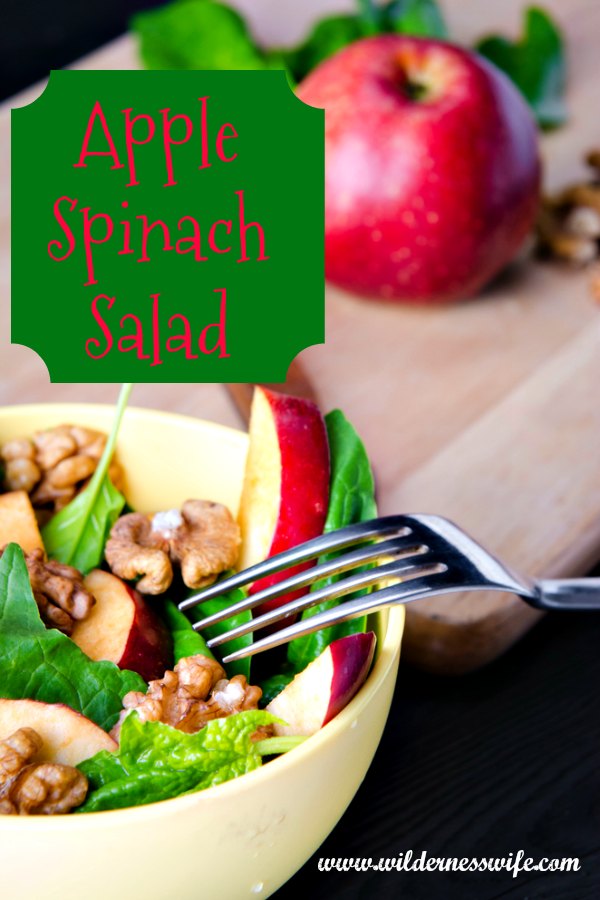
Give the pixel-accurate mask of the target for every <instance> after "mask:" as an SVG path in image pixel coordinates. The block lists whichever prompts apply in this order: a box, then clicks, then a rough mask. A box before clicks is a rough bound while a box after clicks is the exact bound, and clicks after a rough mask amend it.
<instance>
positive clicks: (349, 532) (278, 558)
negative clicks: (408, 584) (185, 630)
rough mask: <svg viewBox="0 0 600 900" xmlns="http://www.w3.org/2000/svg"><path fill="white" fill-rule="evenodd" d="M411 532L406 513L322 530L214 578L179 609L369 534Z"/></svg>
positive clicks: (344, 545) (370, 536)
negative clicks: (217, 579)
mask: <svg viewBox="0 0 600 900" xmlns="http://www.w3.org/2000/svg"><path fill="white" fill-rule="evenodd" d="M410 533H411V527H410V520H409V518H408V517H407V516H384V517H382V518H379V519H372V520H371V521H369V522H359V523H357V524H356V525H347V526H346V527H345V528H340V529H338V530H337V531H332V532H330V533H328V534H322V535H320V536H319V537H316V538H313V539H312V540H310V541H306V542H305V543H303V544H299V545H298V546H297V547H292V548H291V549H290V550H285V551H284V552H283V553H278V554H276V555H275V556H271V557H270V558H269V559H265V560H263V562H260V563H257V564H256V565H254V566H250V568H248V569H243V570H242V571H241V572H237V573H236V574H235V575H231V576H230V577H229V578H225V579H223V581H219V582H216V583H215V584H213V585H211V586H210V587H208V588H205V589H204V590H203V591H201V592H200V593H198V594H195V595H194V596H193V597H187V598H186V599H185V600H182V601H181V603H179V604H178V607H179V609H180V610H181V611H182V612H185V611H186V610H187V609H191V608H192V607H194V606H197V604H198V603H202V602H204V601H205V600H211V599H212V598H214V597H219V596H220V595H221V594H224V593H227V592H228V591H232V590H233V589H234V588H237V587H243V586H244V585H246V584H249V583H250V582H252V581H258V579H259V578H263V577H264V576H265V575H272V574H274V573H275V572H280V571H281V570H282V569H287V568H289V567H291V566H293V565H296V564H297V563H302V562H307V561H308V560H310V559H313V558H315V557H318V556H323V555H324V554H326V553H331V552H332V551H333V550H343V549H345V548H346V547H351V546H352V545H353V544H359V543H363V542H365V541H368V540H369V539H370V538H376V537H381V538H384V537H389V536H391V535H396V536H398V537H400V536H405V535H408V534H410Z"/></svg>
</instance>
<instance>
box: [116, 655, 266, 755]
mask: <svg viewBox="0 0 600 900" xmlns="http://www.w3.org/2000/svg"><path fill="white" fill-rule="evenodd" d="M261 697H262V690H261V689H260V688H259V687H257V686H256V685H249V684H248V683H247V682H246V678H245V677H244V676H243V675H234V677H233V678H231V679H230V680H228V679H227V677H226V674H225V670H224V669H223V668H222V666H221V665H219V663H218V662H217V661H216V660H214V659H210V657H208V656H203V655H202V654H198V655H196V656H188V657H186V658H185V659H180V660H179V662H178V663H177V665H176V666H175V668H174V669H173V671H171V670H168V671H166V672H165V674H164V675H163V677H162V678H161V679H160V680H159V681H151V682H150V684H149V685H148V690H147V692H146V693H145V694H142V693H141V692H140V691H130V692H129V693H128V694H126V695H125V697H124V698H123V712H122V713H121V716H120V718H119V721H118V722H117V724H116V725H115V727H114V728H113V730H112V731H111V736H112V737H114V738H115V740H118V738H119V732H120V729H121V725H122V723H123V720H124V718H125V717H126V716H127V715H128V714H129V713H130V712H131V710H134V709H135V710H136V712H137V714H138V716H139V717H140V718H141V720H142V721H143V722H164V723H166V724H167V725H171V726H172V727H173V728H177V729H178V730H179V731H184V732H186V734H193V733H195V732H196V731H200V729H201V728H203V727H204V726H205V725H206V724H207V722H210V721H211V719H220V718H224V717H225V716H230V715H232V714H233V713H237V712H241V711H242V710H247V709H257V708H258V701H259V700H260V698H261ZM260 736H261V737H262V736H263V729H261V735H260Z"/></svg>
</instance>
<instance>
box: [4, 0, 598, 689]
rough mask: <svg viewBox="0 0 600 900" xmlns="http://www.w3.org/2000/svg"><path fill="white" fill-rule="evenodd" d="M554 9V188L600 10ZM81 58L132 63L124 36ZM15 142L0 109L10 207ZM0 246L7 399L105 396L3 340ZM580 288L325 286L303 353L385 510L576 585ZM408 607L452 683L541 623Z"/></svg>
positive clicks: (189, 405)
mask: <svg viewBox="0 0 600 900" xmlns="http://www.w3.org/2000/svg"><path fill="white" fill-rule="evenodd" d="M236 5H238V6H241V7H244V8H245V9H246V10H249V11H250V13H251V16H252V19H253V21H254V24H255V30H256V31H257V32H258V34H259V35H262V36H263V37H264V38H266V39H268V40H271V41H275V40H285V39H286V38H290V39H292V38H294V37H295V36H296V35H297V34H298V33H299V32H300V31H301V28H302V26H303V24H304V22H300V19H299V18H298V17H300V16H301V17H302V18H303V20H306V19H307V18H308V17H310V16H311V15H312V14H314V11H315V9H318V10H320V11H321V12H322V11H323V9H324V8H326V7H328V6H335V7H336V8H341V7H343V6H344V5H345V4H343V3H337V4H326V3H322V2H317V0H312V2H310V3H309V2H307V3H306V4H288V5H287V7H286V8H287V9H288V12H291V8H295V7H299V6H302V10H300V9H294V15H293V16H291V17H289V18H286V21H285V22H283V21H282V17H281V14H279V16H277V9H276V4H274V3H270V2H265V4H256V5H254V6H251V5H250V2H249V0H238V2H237V4H236ZM545 5H546V6H547V7H549V8H550V9H551V10H552V11H553V12H554V14H555V15H556V17H557V18H558V19H559V21H561V22H562V24H563V26H564V29H565V32H566V35H567V40H568V42H569V47H570V62H571V72H570V85H571V87H570V93H569V100H568V102H569V108H570V124H569V126H568V127H566V128H564V129H562V130H560V131H558V132H556V134H553V135H551V136H549V137H547V138H545V139H544V143H543V153H544V158H545V163H546V183H547V184H548V185H549V186H551V187H556V186H559V185H562V184H564V183H565V182H566V181H568V180H569V179H571V178H573V177H576V176H578V175H581V174H582V172H583V166H582V163H581V158H582V153H583V151H585V150H586V149H588V148H589V147H591V146H593V145H596V146H597V145H598V144H600V130H599V129H598V118H597V115H596V114H595V111H596V110H597V98H598V95H599V93H600V70H598V67H597V47H596V44H597V40H596V38H597V36H598V35H599V34H600V6H599V5H598V4H597V3H596V0H569V2H566V0H561V2H559V0H552V2H546V4H545ZM444 6H445V9H446V10H447V12H448V18H449V20H450V24H451V29H452V33H453V34H455V35H456V36H457V37H459V38H461V39H463V40H464V41H465V42H467V41H470V40H472V39H473V38H474V37H475V36H476V35H481V34H482V33H483V32H484V31H489V30H493V29H501V30H503V31H504V32H508V33H510V32H511V31H512V32H513V33H514V32H515V30H516V28H517V23H518V22H519V20H520V10H521V9H522V6H523V4H522V2H521V0H506V2H505V3H503V4H494V8H493V9H492V8H491V5H490V4H481V3H479V4H478V3H477V2H476V0H461V2H460V3H459V2H458V0H456V2H451V0H450V2H447V3H446V4H444ZM259 7H260V9H259ZM79 65H81V66H84V67H88V68H133V67H135V66H136V65H137V63H136V56H135V51H134V48H133V45H132V43H131V41H130V40H129V39H128V38H124V39H121V40H119V41H117V42H115V43H113V44H111V45H109V46H108V47H106V48H104V49H103V50H101V51H99V52H98V53H96V54H94V55H93V56H92V57H88V58H87V59H86V60H84V61H82V63H80V64H79ZM38 92H39V91H38ZM19 102H25V101H24V100H22V99H21V98H19ZM7 134H8V115H7V111H6V109H5V110H4V111H3V112H2V113H0V137H1V138H2V140H1V142H0V143H1V144H2V147H3V153H4V156H3V159H2V182H1V190H2V194H3V195H4V198H5V197H6V194H7V191H8V166H7V158H6V152H7V151H4V147H5V146H6V139H7ZM3 206H4V204H3ZM0 248H1V251H0V252H1V253H2V255H3V265H2V266H1V267H0V271H1V273H2V283H1V286H0V290H1V292H2V322H0V333H1V334H2V335H3V337H2V348H1V350H2V353H1V357H2V363H1V365H2V373H3V383H2V385H1V388H0V399H1V400H2V402H16V401H17V400H21V401H23V400H53V399H54V400H58V399H87V400H92V399H93V400H96V399H112V396H113V394H114V389H112V388H110V387H109V386H99V385H93V386H88V385H84V386H68V387H67V386H59V385H48V384H47V375H46V372H45V369H44V366H43V365H42V364H41V363H40V361H39V360H38V359H37V358H35V357H34V355H33V354H32V353H30V352H29V351H27V350H24V349H23V348H18V347H9V346H8V338H7V334H8V331H7V326H6V318H7V307H8V282H7V278H6V267H7V255H8V223H7V218H6V213H3V220H2V222H1V223H0ZM587 281H588V276H587V275H586V273H583V272H571V271H565V270H563V269H560V268H558V267H556V266H553V265H548V264H546V265H540V264H534V263H530V262H529V263H521V264H518V265H515V266H514V267H513V268H512V269H511V270H510V271H509V272H507V273H506V274H505V275H504V276H503V277H502V279H501V280H499V281H498V282H497V283H496V284H495V285H493V286H492V287H491V288H489V289H488V290H487V292H486V293H485V295H484V296H483V297H481V298H480V299H479V300H477V301H476V302H472V303H468V304H464V305H461V306H455V307H452V308H450V309H433V310H414V309H405V308H402V307H386V306H381V305H378V304H374V303H372V302H365V301H361V300H357V299H355V298H352V297H349V296H345V295H342V294H341V293H340V292H338V291H336V290H333V289H331V290H329V291H328V295H327V331H326V344H325V345H324V346H319V347H312V348H309V349H308V350H307V351H305V352H304V353H303V354H302V363H303V365H304V367H305V369H306V371H307V373H308V375H309V377H310V380H311V382H312V384H313V386H314V387H315V389H316V392H317V394H318V396H319V400H320V402H321V405H322V407H323V408H324V409H329V408H332V407H334V406H339V407H341V408H342V409H344V411H345V412H346V414H347V415H348V416H349V418H351V419H352V421H353V422H354V424H355V425H356V427H357V428H358V430H359V432H360V433H361V435H362V436H363V438H364V440H365V443H366V445H367V448H368V451H369V453H370V455H371V458H372V460H373V464H374V469H375V474H376V479H377V486H378V497H379V505H380V510H381V512H382V513H392V512H431V513H440V514H442V515H447V516H449V517H451V518H452V519H454V520H455V521H456V522H457V523H459V524H460V525H462V526H463V527H464V528H466V529H467V530H468V531H470V532H471V534H472V535H473V536H474V537H476V538H477V539H478V540H480V541H481V542H482V543H483V544H484V545H485V546H487V547H488V548H489V549H490V550H492V551H493V552H495V553H496V554H498V555H499V556H500V557H502V558H503V559H505V560H506V561H508V562H510V564H512V565H513V566H514V567H515V568H521V569H523V571H525V572H528V573H530V574H532V575H542V574H543V575H545V576H552V577H558V576H562V575H564V576H568V575H577V574H583V573H585V572H586V571H588V570H589V568H590V567H591V566H592V565H593V564H594V563H595V562H597V561H598V560H600V403H599V402H598V385H599V384H600V307H598V306H597V305H595V304H594V302H593V301H592V298H591V295H590V293H589V290H588V285H587ZM282 289H284V286H282ZM136 402H138V403H140V402H141V403H143V404H146V405H155V406H160V407H163V408H169V409H173V410H178V411H184V412H188V411H193V412H196V413H197V414H199V415H204V416H206V417H211V418H215V419H217V420H219V421H222V422H224V423H225V424H233V423H234V422H235V421H236V419H235V413H234V411H233V407H232V405H231V404H230V402H229V401H228V399H227V397H226V395H225V393H224V391H223V389H222V388H221V387H220V386H218V385H198V386H194V388H193V390H191V389H189V388H187V389H186V388H185V387H182V386H178V385H162V386H149V385H146V386H140V388H139V389H138V394H137V395H136ZM408 612H409V615H408V624H407V631H406V643H405V648H406V649H405V654H406V657H407V658H409V659H410V660H412V661H414V662H416V663H418V664H419V665H422V666H423V667H426V668H428V669H431V670H434V671H439V672H448V673H458V672H464V671H467V670H469V669H472V668H474V667H476V666H479V665H481V664H483V663H485V662H488V661H490V660H492V659H493V658H494V657H496V656H497V655H498V654H500V653H501V652H502V651H503V650H505V649H506V648H507V647H509V646H510V645H511V644H512V643H513V642H514V641H515V640H516V639H517V638H518V637H519V636H520V635H522V634H523V633H524V632H525V631H526V630H527V629H528V628H529V627H530V626H531V625H532V624H533V623H534V622H535V621H536V619H537V616H538V614H537V613H536V612H534V611H533V610H531V609H530V608H529V607H528V606H526V605H525V604H524V603H523V602H521V601H520V600H518V599H516V598H514V597H509V596H505V595H500V594H483V593H482V594H469V595H466V594H465V595H464V596H463V595H459V596H457V595H452V596H450V597H447V598H437V599H431V600H421V601H419V602H418V603H415V604H413V605H411V606H410V607H409V610H408Z"/></svg>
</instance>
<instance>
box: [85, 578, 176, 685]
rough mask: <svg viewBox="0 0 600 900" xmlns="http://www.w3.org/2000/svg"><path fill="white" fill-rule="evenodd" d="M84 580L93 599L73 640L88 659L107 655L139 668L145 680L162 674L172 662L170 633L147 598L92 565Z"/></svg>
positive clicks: (115, 661)
mask: <svg viewBox="0 0 600 900" xmlns="http://www.w3.org/2000/svg"><path fill="white" fill-rule="evenodd" d="M84 584H85V586H86V588H87V589H88V591H89V592H90V593H91V594H93V596H94V597H95V599H96V603H95V605H94V606H93V607H92V609H91V612H90V614H89V615H88V617H87V618H86V619H83V621H81V622H77V623H76V624H75V628H74V629H73V634H72V635H71V638H72V640H74V641H75V643H76V644H77V646H78V647H80V648H81V649H82V650H83V652H84V653H85V654H87V656H89V657H90V659H97V660H99V659H107V660H110V662H114V663H116V664H117V665H118V666H119V668H121V669H132V670H133V671H134V672H138V673H139V674H140V675H141V676H142V678H143V679H144V681H152V680H153V679H155V678H162V676H163V675H164V673H165V670H166V669H168V668H169V666H170V665H171V662H172V646H171V635H170V633H169V630H168V628H167V627H166V625H165V624H164V622H163V621H162V619H161V618H160V617H159V615H158V613H156V612H155V611H154V610H153V609H152V607H151V605H150V603H149V601H147V600H145V599H144V598H143V597H142V595H141V594H140V593H139V592H138V591H134V590H133V588H130V587H129V586H128V585H127V584H125V582H124V581H121V579H120V578H117V576H116V575H111V574H110V572H103V571H102V570H101V569H94V570H93V571H92V572H90V573H89V575H86V577H85V579H84Z"/></svg>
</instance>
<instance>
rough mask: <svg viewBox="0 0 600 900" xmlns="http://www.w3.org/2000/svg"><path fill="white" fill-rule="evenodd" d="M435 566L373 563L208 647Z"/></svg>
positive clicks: (261, 617)
mask: <svg viewBox="0 0 600 900" xmlns="http://www.w3.org/2000/svg"><path fill="white" fill-rule="evenodd" d="M435 568H436V567H435V565H434V566H432V565H431V564H430V565H427V564H426V563H425V564H414V563H408V564H407V563H406V562H398V561H394V562H390V563H384V564H383V565H381V566H376V567H375V568H372V569H367V570H366V571H362V572H356V573H355V574H354V575H349V576H348V577H347V578H344V579H342V580H341V581H335V582H334V583H333V584H328V585H325V587H322V588H320V589H319V590H317V591H312V592H311V593H308V594H304V595H303V596H302V597H298V598H297V599H296V600H292V601H290V602H289V603H286V604H285V605H284V606H279V607H277V609H272V610H269V611H268V612H266V613H264V614H263V615H262V616H258V617H257V618H255V619H252V620H251V621H250V622H245V623H243V624H242V625H238V626H237V627H236V628H232V629H230V630H229V631H227V632H224V633H223V634H219V635H216V636H215V637H214V638H211V640H209V641H207V643H208V646H209V647H210V648H211V649H212V648H213V647H218V646H219V645H220V644H226V643H227V642H228V641H231V640H233V639H234V638H237V637H241V636H242V635H244V634H249V633H250V632H253V631H258V630H259V629H260V628H264V627H265V626H266V625H271V624H272V623H273V622H279V621H280V620H281V619H287V618H289V617H290V616H291V615H293V614H294V613H298V612H302V610H305V609H309V608H310V607H311V606H315V605H316V604H317V603H322V602H323V601H324V600H336V599H337V598H338V597H343V596H345V595H346V594H353V593H354V592H355V591H358V590H361V589H362V588H365V587H370V586H371V585H373V584H377V583H378V582H379V581H384V580H388V579H389V578H403V577H405V576H407V575H408V576H412V575H413V574H414V573H417V572H418V573H421V574H423V575H424V574H426V573H427V572H431V571H435ZM194 627H196V626H194ZM198 630H200V629H198Z"/></svg>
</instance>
